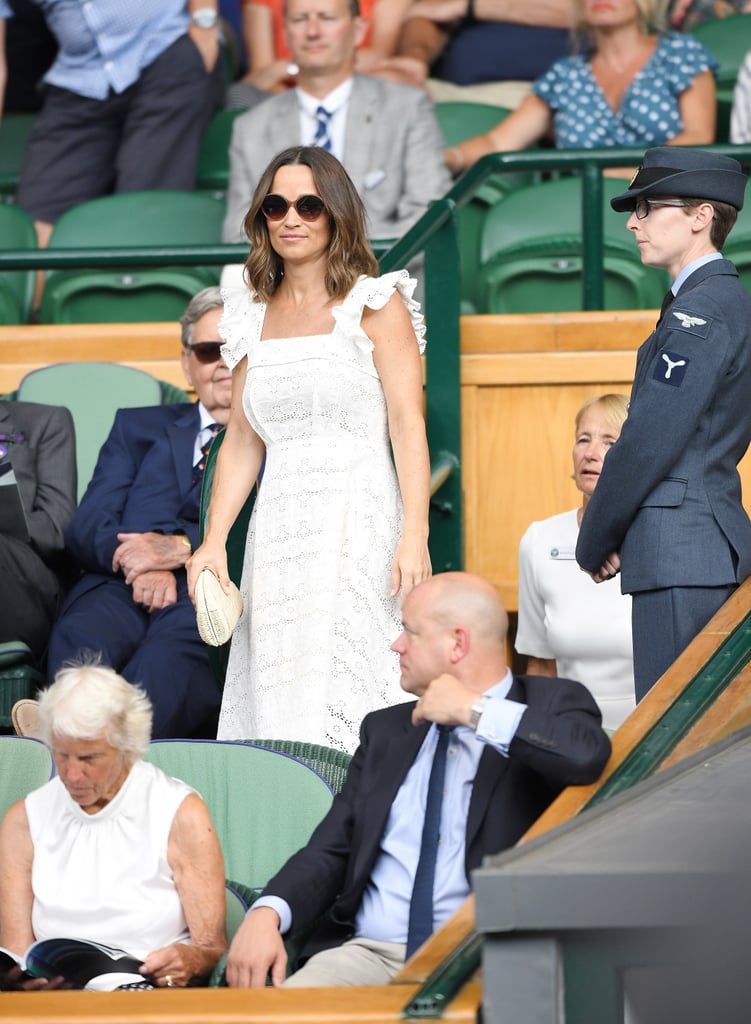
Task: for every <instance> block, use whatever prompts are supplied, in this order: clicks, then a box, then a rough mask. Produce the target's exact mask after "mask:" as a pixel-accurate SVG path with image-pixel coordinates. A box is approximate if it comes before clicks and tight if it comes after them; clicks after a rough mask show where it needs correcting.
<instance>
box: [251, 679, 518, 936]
mask: <svg viewBox="0 0 751 1024" xmlns="http://www.w3.org/2000/svg"><path fill="white" fill-rule="evenodd" d="M512 681H513V677H512V675H511V672H507V673H506V675H505V677H504V678H503V679H502V680H501V681H500V683H497V684H496V685H495V686H493V687H492V688H491V689H489V690H487V691H486V694H487V696H489V697H490V698H491V700H489V701H488V703H487V704H486V705H485V708H484V710H483V713H482V715H481V716H480V721H479V724H478V727H477V731H476V732H474V731H473V730H472V729H469V728H467V727H466V726H455V727H454V729H453V732H452V734H451V741H450V745H449V749H448V756H447V760H446V778H445V783H444V786H445V788H444V792H443V796H444V799H443V803H442V805H441V839H440V843H439V846H438V857H437V860H436V872H435V888H434V894H433V908H434V920H433V926H434V928H437V927H439V925H441V924H442V923H443V922H444V921H445V920H446V919H447V918H448V917H450V916H451V914H453V912H454V911H455V910H456V909H457V907H459V905H460V904H461V903H462V902H463V901H464V900H465V899H466V897H467V896H468V895H469V883H468V882H467V875H466V872H465V870H464V853H465V838H466V832H467V817H468V815H469V803H470V799H471V797H472V786H473V784H474V780H475V776H476V774H477V767H478V765H479V763H480V756H481V755H482V752H483V750H484V749H485V746H486V745H489V746H492V747H493V748H494V749H495V750H497V751H498V752H499V753H500V754H502V755H503V756H504V757H507V756H508V748H509V745H510V743H511V740H512V739H513V738H514V735H515V734H516V730H517V728H518V726H519V722H520V720H521V717H522V715H523V714H524V711H525V710H526V707H527V706H526V704H520V703H518V702H517V701H511V700H507V699H506V695H507V694H508V692H509V689H510V688H511V683H512ZM437 742H438V729H437V727H436V726H435V725H433V726H431V728H430V729H429V730H428V732H427V734H426V736H425V740H424V742H423V744H422V746H421V747H420V750H419V752H418V754H417V757H416V758H415V760H414V762H413V763H412V767H411V768H410V769H409V771H408V772H407V775H406V776H405V778H404V781H403V782H402V784H401V786H400V788H399V791H398V793H397V794H396V797H395V799H394V802H393V804H392V805H391V810H390V812H389V817H388V820H387V822H386V828H385V829H384V833H383V837H382V839H381V849H380V853H379V855H378V859H377V860H376V863H375V866H374V868H373V872H372V874H371V877H370V882H369V883H368V886H367V888H366V890H365V892H364V893H363V898H362V902H361V904H360V909H359V910H358V913H357V917H356V920H355V933H356V934H357V935H362V936H365V937H367V938H368V939H374V940H376V941H380V942H406V941H407V925H408V922H409V904H410V899H411V897H412V886H413V882H414V877H415V871H416V869H417V861H418V858H419V855H420V842H421V839H422V821H423V819H424V816H425V802H426V799H427V792H428V780H429V778H430V770H431V768H432V766H433V755H434V753H435V748H436V744H437ZM263 906H267V907H272V908H273V909H274V910H276V912H277V913H278V914H279V919H280V929H281V932H282V934H284V933H286V932H287V931H288V930H289V928H290V927H291V924H292V914H291V911H290V908H289V906H288V904H287V903H286V901H285V900H282V899H280V898H279V897H278V896H264V897H262V898H261V899H259V900H257V901H256V903H254V904H253V908H251V909H254V908H256V907H263Z"/></svg>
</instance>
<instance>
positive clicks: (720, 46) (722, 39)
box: [690, 14, 751, 142]
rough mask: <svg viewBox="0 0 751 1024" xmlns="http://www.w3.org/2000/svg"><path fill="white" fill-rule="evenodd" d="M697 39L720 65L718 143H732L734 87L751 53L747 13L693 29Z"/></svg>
mask: <svg viewBox="0 0 751 1024" xmlns="http://www.w3.org/2000/svg"><path fill="white" fill-rule="evenodd" d="M690 34H691V35H692V36H694V38H696V39H698V40H699V42H700V43H703V44H704V46H706V48H707V49H708V50H709V52H710V53H711V54H712V55H713V56H714V57H716V58H717V60H718V61H719V62H720V67H719V69H718V71H717V75H716V82H717V133H716V141H717V142H728V141H729V130H730V110H731V108H732V106H733V88H734V87H735V80H736V78H737V77H738V71H739V70H740V66H741V64H742V63H743V58H744V57H745V56H746V53H747V52H748V51H749V50H751V26H750V25H749V20H748V15H747V14H735V15H731V16H730V17H729V18H711V19H710V20H709V21H703V22H702V23H701V24H700V25H697V26H696V27H695V28H692V29H691V33H690Z"/></svg>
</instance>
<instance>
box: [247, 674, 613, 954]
mask: <svg viewBox="0 0 751 1024" xmlns="http://www.w3.org/2000/svg"><path fill="white" fill-rule="evenodd" d="M509 699H511V700H516V701H520V702H522V703H525V704H527V709H526V711H525V712H524V714H523V715H522V718H521V722H520V723H519V728H518V729H517V732H516V735H515V737H514V739H513V740H512V742H511V746H510V749H509V756H508V757H504V756H503V755H501V754H499V753H498V752H497V751H496V750H494V749H493V748H492V747H487V748H486V749H485V750H484V751H483V753H482V755H481V757H480V763H479V766H478V769H477V775H476V776H475V781H474V785H473V788H472V797H471V800H470V806H469V814H468V818H467V835H466V853H465V868H466V871H467V877H469V872H470V870H471V869H472V868H475V867H478V866H479V865H480V863H481V861H482V858H483V857H484V856H485V855H486V854H491V853H497V852H498V851H499V850H504V849H506V848H507V847H509V846H512V845H513V844H514V843H515V842H516V841H517V840H518V839H519V838H520V837H521V836H522V835H523V834H524V833H525V832H526V831H527V829H528V828H529V826H530V825H531V824H532V823H533V822H534V821H535V820H536V819H537V818H538V817H539V816H540V814H542V812H543V811H544V810H545V808H546V807H547V806H548V805H549V804H550V803H551V802H552V801H553V799H554V798H555V797H556V796H557V795H558V794H559V793H560V792H561V790H562V789H564V787H566V786H568V785H581V784H584V783H589V782H593V781H594V780H595V779H597V778H598V776H599V775H600V773H601V772H602V769H603V768H604V766H605V763H606V761H607V759H608V757H609V755H610V741H609V739H608V737H607V735H606V734H605V733H604V732H603V730H602V728H601V727H600V721H601V718H600V712H599V709H598V707H597V705H596V703H595V701H594V699H593V698H592V696H591V694H590V693H589V691H588V690H587V689H586V688H585V687H584V686H582V684H581V683H577V682H573V681H571V680H568V679H549V678H542V677H539V676H520V677H517V678H515V679H514V682H513V684H512V687H511V690H510V691H509ZM413 707H414V703H413V702H412V703H408V704H398V705H396V706H395V707H390V708H385V709H383V710H380V711H374V712H371V713H370V714H369V715H367V716H366V717H365V718H364V719H363V723H362V727H361V731H360V746H359V747H358V749H357V751H356V752H355V755H354V757H353V759H352V762H351V764H350V768H349V772H348V774H347V781H346V783H345V785H344V787H343V789H342V792H341V793H340V794H339V795H338V796H336V797H335V799H334V803H333V804H332V807H331V810H330V811H329V813H328V814H327V815H326V817H325V818H324V819H323V821H322V822H321V824H320V825H319V826H318V828H317V829H316V830H315V832H314V833H313V835H312V836H311V838H310V841H309V842H308V844H307V846H305V847H303V848H302V850H300V851H299V852H298V853H296V854H295V855H294V856H293V857H292V858H291V859H290V860H288V861H287V863H286V864H285V865H284V867H283V868H282V869H281V871H279V872H278V874H277V875H275V877H274V878H272V879H271V881H270V882H269V883H268V885H267V886H266V888H265V890H264V895H274V896H281V897H282V898H283V899H285V900H286V901H287V903H288V904H289V906H290V908H291V910H292V931H293V933H297V932H298V931H300V930H302V931H303V932H308V931H309V930H310V929H311V927H312V926H313V925H314V924H315V923H316V922H317V921H319V920H320V918H321V915H323V914H325V913H326V912H329V916H328V919H327V920H325V921H324V924H323V927H322V929H321V930H320V931H319V932H318V933H317V934H316V936H315V937H314V939H313V940H312V942H311V943H309V945H308V946H307V947H306V949H305V954H306V955H310V954H311V953H313V952H315V951H316V950H317V949H321V948H324V947H326V946H331V945H336V944H338V943H341V942H342V941H344V940H345V939H347V938H348V937H349V936H350V935H351V934H352V929H353V922H354V917H355V914H356V913H357V909H358V907H359V905H360V901H361V899H362V895H363V892H364V890H365V887H366V886H367V884H368V880H369V879H370V875H371V872H372V870H373V866H374V864H375V862H376V859H377V857H378V854H379V850H380V843H381V836H382V835H383V832H384V829H385V827H386V822H387V819H388V815H389V811H390V809H391V805H392V803H393V800H394V797H395V796H396V793H397V791H398V789H399V787H400V786H401V784H402V782H403V781H404V779H405V776H406V775H407V772H408V771H409V769H410V767H411V766H412V762H413V761H414V760H415V758H416V756H417V753H418V751H419V749H420V746H421V744H422V742H423V740H424V738H425V735H426V733H427V732H428V729H429V728H430V725H429V723H425V724H423V725H420V726H413V725H412V721H411V714H412V709H413ZM415 827H416V829H419V828H421V825H420V824H419V823H418V824H416V826H415Z"/></svg>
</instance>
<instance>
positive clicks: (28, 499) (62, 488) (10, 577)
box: [0, 401, 76, 661]
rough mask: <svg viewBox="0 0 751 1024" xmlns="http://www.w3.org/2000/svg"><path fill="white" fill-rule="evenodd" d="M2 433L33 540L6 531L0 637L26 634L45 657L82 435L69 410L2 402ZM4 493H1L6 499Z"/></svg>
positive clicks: (1, 542)
mask: <svg viewBox="0 0 751 1024" xmlns="http://www.w3.org/2000/svg"><path fill="white" fill-rule="evenodd" d="M0 434H18V435H21V436H22V438H23V440H21V441H17V442H10V441H4V442H2V444H3V446H4V447H6V448H7V449H8V454H7V455H6V456H4V457H3V458H2V460H0V461H2V462H10V464H11V465H12V467H13V472H14V473H15V477H16V480H17V482H18V489H19V492H20V495H21V501H22V502H23V506H24V509H25V511H26V518H27V520H28V523H29V534H30V537H31V540H30V541H28V542H27V541H25V540H23V539H22V538H21V537H17V536H12V535H3V534H0V608H2V612H3V615H2V622H0V639H2V640H22V641H23V642H24V643H26V644H28V646H29V647H30V648H31V650H32V651H33V653H34V656H35V657H36V658H37V659H38V660H39V661H41V660H42V658H43V656H44V651H45V650H46V647H47V640H48V635H49V631H50V627H51V625H52V622H53V620H54V617H55V615H56V614H57V611H58V608H59V604H60V600H61V596H62V592H63V587H64V584H65V581H66V571H65V570H66V566H65V562H64V543H63V534H64V531H65V527H66V526H67V524H68V520H69V519H70V517H71V516H72V515H73V511H74V509H75V507H76V441H75V433H74V428H73V419H72V417H71V415H70V413H69V412H68V410H67V409H62V408H58V407H57V406H53V405H38V404H37V403H35V402H5V401H4V402H0ZM2 500H3V497H2V494H1V493H0V501H2Z"/></svg>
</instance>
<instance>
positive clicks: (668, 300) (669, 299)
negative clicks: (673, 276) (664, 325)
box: [657, 288, 675, 324]
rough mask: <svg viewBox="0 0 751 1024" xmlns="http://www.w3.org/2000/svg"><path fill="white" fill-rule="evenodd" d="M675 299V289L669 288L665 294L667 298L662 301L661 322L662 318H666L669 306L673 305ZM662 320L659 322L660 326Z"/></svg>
mask: <svg viewBox="0 0 751 1024" xmlns="http://www.w3.org/2000/svg"><path fill="white" fill-rule="evenodd" d="M674 298H675V295H673V289H672V288H668V290H667V292H666V293H665V298H664V299H663V300H662V305H661V306H660V320H662V318H663V317H664V316H665V313H666V312H667V309H668V306H669V305H670V304H671V302H672V301H673V299H674ZM660 320H658V321H657V323H658V324H659V322H660Z"/></svg>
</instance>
